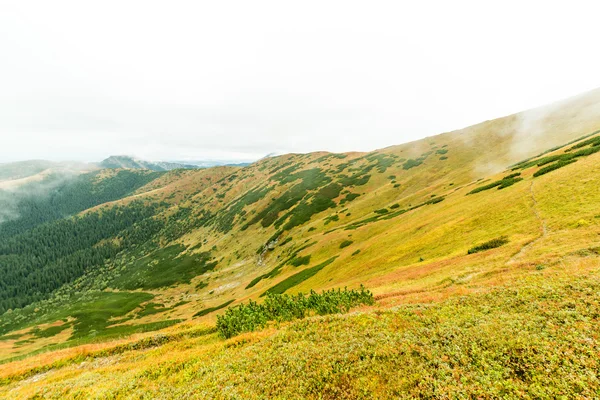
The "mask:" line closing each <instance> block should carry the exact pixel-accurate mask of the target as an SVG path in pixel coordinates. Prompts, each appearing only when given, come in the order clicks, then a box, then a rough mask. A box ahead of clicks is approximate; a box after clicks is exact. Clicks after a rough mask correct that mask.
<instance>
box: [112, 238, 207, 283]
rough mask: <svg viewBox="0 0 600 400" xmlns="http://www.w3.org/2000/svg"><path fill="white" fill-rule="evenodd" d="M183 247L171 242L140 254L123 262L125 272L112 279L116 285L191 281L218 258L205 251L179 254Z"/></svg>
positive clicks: (205, 270) (204, 271)
mask: <svg viewBox="0 0 600 400" xmlns="http://www.w3.org/2000/svg"><path fill="white" fill-rule="evenodd" d="M184 250H185V247H183V246H181V245H173V246H169V247H166V248H164V249H159V250H156V251H154V252H152V253H151V254H149V255H147V256H145V257H141V258H139V259H137V260H136V261H134V262H133V263H131V264H128V265H127V266H126V269H125V271H124V272H122V273H121V274H120V276H118V277H117V278H115V279H114V281H113V283H112V284H113V285H115V287H117V288H122V289H128V290H134V289H157V288H161V287H166V286H171V285H174V284H178V283H190V281H191V279H192V278H194V277H196V276H199V275H202V274H204V273H206V272H208V271H212V270H213V269H214V268H215V267H216V266H217V262H216V261H214V260H213V259H212V258H211V254H210V253H208V252H204V253H198V254H191V255H190V254H182V251H184Z"/></svg>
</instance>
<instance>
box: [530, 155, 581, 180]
mask: <svg viewBox="0 0 600 400" xmlns="http://www.w3.org/2000/svg"><path fill="white" fill-rule="evenodd" d="M575 161H577V160H574V159H573V160H561V161H558V162H556V163H554V164H550V165H548V166H546V167H544V168H540V169H539V171H536V172H535V173H534V174H533V176H534V177H535V178H537V177H538V176H541V175H545V174H547V173H548V172H552V171H554V170H556V169H559V168H562V167H565V166H567V165H569V164H573V163H574V162H575Z"/></svg>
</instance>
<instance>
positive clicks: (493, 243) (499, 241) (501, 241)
mask: <svg viewBox="0 0 600 400" xmlns="http://www.w3.org/2000/svg"><path fill="white" fill-rule="evenodd" d="M506 243H508V238H507V237H506V236H502V237H499V238H496V239H492V240H490V241H487V242H485V243H482V244H480V245H478V246H475V247H473V248H471V249H469V251H468V254H474V253H479V252H480V251H485V250H490V249H495V248H497V247H500V246H504V245H505V244H506Z"/></svg>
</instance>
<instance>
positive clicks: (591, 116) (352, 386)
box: [0, 91, 600, 398]
mask: <svg viewBox="0 0 600 400" xmlns="http://www.w3.org/2000/svg"><path fill="white" fill-rule="evenodd" d="M598 104H600V92H599V91H594V92H590V93H587V94H585V95H583V96H580V97H577V98H573V99H569V100H566V101H563V102H560V103H557V104H554V105H551V106H548V107H544V108H542V109H536V110H531V111H527V112H525V113H521V114H516V115H513V116H509V117H506V118H502V119H499V120H494V121H487V122H484V123H482V124H479V125H476V126H474V127H469V128H466V129H463V130H460V131H456V132H449V133H445V134H441V135H438V136H434V137H430V138H426V139H423V140H421V141H417V142H413V143H408V144H404V145H400V146H394V147H390V148H386V149H382V150H379V151H375V152H371V153H348V154H331V153H311V154H289V155H285V156H280V157H273V158H267V159H264V160H261V161H259V162H257V163H254V164H252V165H249V166H246V167H218V168H209V169H204V170H174V171H169V172H166V173H163V172H161V173H151V172H144V171H127V170H126V171H120V170H117V171H103V172H100V173H96V174H95V175H93V176H94V177H95V178H94V179H93V180H90V181H89V184H90V186H88V187H87V188H86V187H83V188H82V187H79V186H69V187H71V188H72V187H79V188H80V189H78V192H77V194H76V195H75V194H74V195H73V196H69V199H72V198H76V199H81V201H77V202H76V204H77V206H75V205H73V206H68V209H67V210H65V211H64V212H62V213H61V214H60V216H59V215H58V214H56V209H60V208H59V207H49V210H50V209H51V210H52V211H47V212H41V215H43V217H40V218H38V219H37V221H38V222H36V223H33V224H29V225H27V226H26V229H23V230H22V231H18V232H17V231H9V230H7V228H6V227H8V226H10V225H7V224H0V230H1V229H4V232H6V233H5V235H6V240H5V244H3V245H2V246H0V260H1V257H4V260H5V261H4V265H10V266H11V268H10V271H17V272H16V273H14V279H12V280H11V281H10V282H12V286H10V285H7V284H6V283H3V284H2V285H0V294H1V295H3V296H4V298H5V299H15V301H16V299H19V303H18V304H13V305H10V306H7V308H11V309H10V310H9V311H7V312H5V313H4V314H3V315H2V316H1V317H0V335H1V336H0V360H2V362H4V365H3V368H2V372H1V373H0V379H4V380H3V381H2V382H3V386H2V388H1V389H0V390H2V391H3V392H2V391H0V393H2V394H4V395H5V396H7V397H11V396H12V397H23V398H26V397H28V396H32V395H34V394H39V395H42V396H47V397H57V398H60V397H61V396H63V397H64V396H67V397H76V395H81V396H89V395H92V394H93V395H95V396H100V397H111V396H117V397H118V396H125V395H128V396H129V395H130V394H131V393H134V395H133V396H134V397H135V396H138V395H139V396H147V397H157V396H158V397H160V396H163V397H183V396H186V395H191V396H195V397H199V398H203V397H224V398H236V397H242V398H244V397H248V396H253V395H260V394H263V395H265V396H280V397H284V398H289V397H297V398H306V397H315V398H316V397H319V394H321V395H322V397H325V398H343V397H351V398H356V397H365V398H373V397H380V398H389V397H390V396H394V395H397V396H400V397H402V396H410V395H411V394H412V395H416V394H418V393H421V394H423V395H425V396H426V397H427V396H433V397H447V396H453V395H456V394H458V393H460V394H466V395H467V396H468V395H472V396H475V397H476V396H478V395H484V397H485V396H488V397H490V396H491V397H494V396H499V397H531V398H539V397H544V396H546V397H548V396H549V397H559V396H561V395H565V396H574V395H579V396H583V397H594V394H597V390H598V382H597V378H596V374H595V372H594V371H595V368H596V367H595V361H594V360H593V357H592V354H595V352H597V342H596V339H597V335H598V332H597V329H596V325H597V324H595V322H597V321H596V320H597V312H596V311H597V310H596V307H595V305H597V302H598V300H599V299H598V296H597V295H596V294H595V293H596V292H597V290H595V288H596V286H597V284H598V283H597V276H596V270H597V266H598V256H599V255H600V251H599V250H598V249H599V248H600V243H599V239H598V238H599V234H600V208H599V206H598V205H599V204H600V192H599V191H598V190H595V188H597V187H598V185H599V184H600V182H598V180H599V179H600V166H599V165H600V163H599V161H600V154H598V152H599V151H600V131H599V129H600V109H599V107H598ZM121 174H129V175H128V176H129V178H128V180H123V176H125V175H123V176H121ZM153 174H154V175H153ZM124 182H131V183H127V184H125V185H123V183H124ZM106 188H112V189H110V190H109V191H108V192H107V190H108V189H106ZM103 193H104V195H102V194H103ZM53 196H59V197H51V198H53V199H60V194H56V195H53ZM102 196H104V197H102ZM92 199H101V201H96V202H95V203H90V202H89V201H91V200H92ZM44 201H45V202H48V201H49V200H44ZM40 204H60V205H64V204H71V203H70V202H68V201H58V202H57V203H40ZM22 215H23V217H20V218H23V219H21V221H27V218H28V217H27V216H28V215H31V213H29V212H24V213H22ZM47 216H49V217H47ZM15 221H19V220H18V219H17V220H15ZM15 224H17V223H16V222H15ZM17 225H18V224H17ZM92 232H93V234H92ZM48 238H52V239H50V240H49V239H48ZM56 240H58V241H60V240H62V241H64V243H68V244H69V245H68V246H64V245H57V244H56V243H55V241H56ZM11 243H13V244H11ZM22 243H28V245H26V246H23V245H22ZM61 243H62V242H61ZM57 248H60V249H63V250H61V251H59V252H58V253H57V252H56V250H55V249H57ZM90 249H93V251H92V250H90ZM40 260H43V261H40ZM9 263H10V264H9ZM36 263H38V264H39V265H38V264H36ZM1 265H3V264H0V266H1ZM42 266H43V270H44V271H47V272H45V274H46V275H40V276H42V277H44V276H45V278H41V279H40V278H36V274H38V275H39V274H40V268H41V267H42ZM24 279H25V280H24ZM36 279H37V280H36ZM38 280H39V281H40V282H43V283H44V284H43V285H42V284H37V283H36V282H38ZM25 281H27V282H31V283H28V284H26V285H23V284H22V282H25ZM51 282H54V283H52V284H49V283H51ZM361 284H362V285H364V286H366V287H367V288H368V289H369V290H371V291H372V292H373V293H374V295H375V299H376V300H377V301H376V304H375V305H374V306H362V307H360V308H359V310H360V311H359V312H358V313H352V314H349V315H347V316H344V317H340V316H335V315H334V316H327V317H310V318H311V319H310V320H302V321H298V322H270V323H268V324H267V325H268V327H267V328H266V329H263V330H262V331H259V332H255V333H244V334H242V335H240V336H235V337H233V338H232V339H228V340H224V339H223V338H221V337H220V336H219V334H218V333H216V332H215V331H214V329H213V328H212V327H213V326H214V323H215V321H216V316H217V315H222V314H223V313H224V312H225V310H226V309H227V308H228V307H230V308H231V307H235V306H236V305H239V304H241V303H244V304H247V303H248V301H250V300H252V301H258V302H259V303H260V302H262V301H264V299H265V296H266V295H267V294H268V293H271V294H273V293H277V294H282V293H283V294H286V295H287V294H289V295H295V294H297V293H300V292H303V293H308V292H309V291H310V290H312V289H314V290H319V291H320V290H327V289H332V288H341V287H345V286H347V287H349V288H351V289H352V288H358V287H359V286H360V285H361ZM24 294H27V296H28V297H27V296H24ZM23 299H25V300H23ZM7 301H8V300H7ZM7 304H8V303H7ZM307 321H310V322H307ZM261 326H262V325H261ZM159 329H164V330H163V331H161V332H162V333H160V334H156V333H148V332H150V331H155V330H159ZM315 342H318V343H317V344H318V345H315ZM557 348H560V349H561V354H563V353H564V354H566V356H565V357H566V358H564V360H563V361H560V360H558V359H556V354H557V353H556V349H557ZM561 357H562V356H561ZM82 362H85V363H82ZM267 365H268V366H269V368H266V367H265V366H267ZM272 368H276V369H277V371H278V372H277V373H276V374H274V373H268V374H264V373H262V372H261V371H264V370H269V369H272ZM231 371H236V373H235V374H233V373H232V372H231ZM548 374H550V377H551V379H549V380H547V381H546V382H549V384H546V385H544V384H543V382H544V376H546V377H548ZM561 374H562V375H561ZM565 375H569V376H570V377H571V379H569V380H565V379H559V377H560V376H565ZM554 378H556V379H554ZM32 379H33V380H32ZM139 396H138V397H139Z"/></svg>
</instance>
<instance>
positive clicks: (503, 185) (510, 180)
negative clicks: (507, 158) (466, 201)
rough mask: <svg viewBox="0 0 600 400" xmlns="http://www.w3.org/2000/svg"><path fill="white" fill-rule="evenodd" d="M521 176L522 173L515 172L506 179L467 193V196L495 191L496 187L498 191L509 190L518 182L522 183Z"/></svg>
mask: <svg viewBox="0 0 600 400" xmlns="http://www.w3.org/2000/svg"><path fill="white" fill-rule="evenodd" d="M520 175H521V173H520V172H515V173H513V174H510V175H507V176H505V177H504V178H502V179H500V180H499V181H495V182H492V183H489V184H487V185H484V186H480V187H478V188H475V189H473V190H471V191H470V192H469V193H467V195H469V194H475V193H479V192H483V191H484V190H489V189H493V188H495V187H497V188H498V189H504V188H507V187H509V186H512V185H514V184H515V183H517V182H520V181H522V180H523V178H521V177H520Z"/></svg>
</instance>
